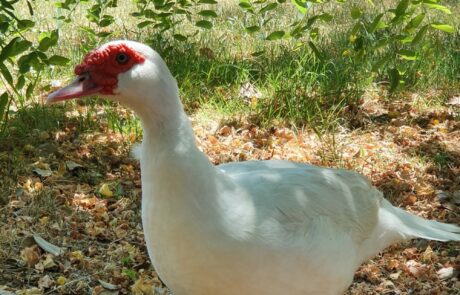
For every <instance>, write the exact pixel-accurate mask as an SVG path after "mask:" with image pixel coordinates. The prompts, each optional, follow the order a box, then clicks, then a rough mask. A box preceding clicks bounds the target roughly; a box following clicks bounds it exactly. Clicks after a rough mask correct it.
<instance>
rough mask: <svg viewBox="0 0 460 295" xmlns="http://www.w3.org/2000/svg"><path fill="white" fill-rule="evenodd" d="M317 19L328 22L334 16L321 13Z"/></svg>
mask: <svg viewBox="0 0 460 295" xmlns="http://www.w3.org/2000/svg"><path fill="white" fill-rule="evenodd" d="M318 19H320V20H323V21H325V22H327V23H328V22H330V21H331V20H333V19H334V17H333V16H332V15H331V14H329V13H323V14H320V15H318Z"/></svg>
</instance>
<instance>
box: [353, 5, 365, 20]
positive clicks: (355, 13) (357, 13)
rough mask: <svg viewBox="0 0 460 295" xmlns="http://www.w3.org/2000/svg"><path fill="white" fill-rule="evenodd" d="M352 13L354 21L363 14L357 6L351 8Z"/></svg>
mask: <svg viewBox="0 0 460 295" xmlns="http://www.w3.org/2000/svg"><path fill="white" fill-rule="evenodd" d="M350 13H351V18H352V19H358V18H360V17H361V15H362V14H363V13H362V11H361V9H359V7H356V6H354V7H352V8H351V11H350Z"/></svg>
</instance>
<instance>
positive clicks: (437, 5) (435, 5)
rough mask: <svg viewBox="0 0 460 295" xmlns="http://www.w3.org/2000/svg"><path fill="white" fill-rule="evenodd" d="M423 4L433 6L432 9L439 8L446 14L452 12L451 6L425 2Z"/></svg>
mask: <svg viewBox="0 0 460 295" xmlns="http://www.w3.org/2000/svg"><path fill="white" fill-rule="evenodd" d="M423 5H425V6H426V7H428V8H431V9H437V10H440V11H442V12H444V13H446V14H452V11H450V9H449V8H447V7H445V6H443V5H440V4H436V3H423Z"/></svg>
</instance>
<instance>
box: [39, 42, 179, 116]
mask: <svg viewBox="0 0 460 295" xmlns="http://www.w3.org/2000/svg"><path fill="white" fill-rule="evenodd" d="M75 74H76V75H77V78H76V79H75V80H74V81H73V82H71V83H70V84H69V85H67V86H65V87H63V88H61V89H59V90H56V91H55V92H53V93H51V94H50V95H49V96H48V99H47V103H54V102H58V101H65V100H69V99H72V98H81V97H86V96H91V95H99V96H102V97H104V98H107V99H110V100H114V101H119V102H121V103H123V104H125V105H126V106H128V107H130V108H132V109H133V110H134V111H136V112H137V113H140V114H142V111H143V110H145V109H149V110H150V111H154V112H158V111H160V110H162V109H165V108H166V109H167V108H168V106H170V107H173V106H174V107H177V104H178V103H179V101H178V90H177V84H176V81H175V79H174V78H173V77H172V75H171V73H170V72H169V69H168V68H167V66H166V64H165V63H164V61H163V60H162V58H161V57H160V56H159V55H158V53H156V52H155V51H154V50H153V49H151V48H150V47H149V46H147V45H145V44H141V43H138V42H134V41H125V40H122V41H113V42H109V43H106V44H104V45H102V46H101V47H99V48H97V49H95V50H93V51H91V52H89V53H88V54H87V55H86V56H85V58H84V59H83V61H82V62H81V63H80V64H79V65H77V66H76V67H75ZM179 104H180V103H179Z"/></svg>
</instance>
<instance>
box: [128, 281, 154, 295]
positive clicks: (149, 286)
mask: <svg viewBox="0 0 460 295" xmlns="http://www.w3.org/2000/svg"><path fill="white" fill-rule="evenodd" d="M153 287H154V286H153V282H152V281H150V280H145V279H144V278H142V277H141V278H140V279H138V280H137V281H136V282H135V283H134V285H132V286H131V292H132V294H133V295H155V292H154V288H153Z"/></svg>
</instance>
